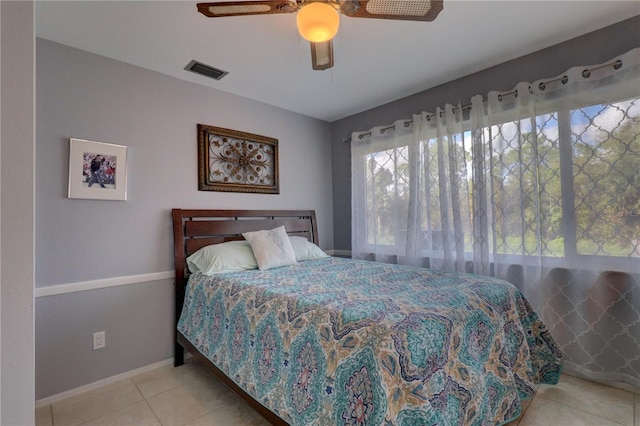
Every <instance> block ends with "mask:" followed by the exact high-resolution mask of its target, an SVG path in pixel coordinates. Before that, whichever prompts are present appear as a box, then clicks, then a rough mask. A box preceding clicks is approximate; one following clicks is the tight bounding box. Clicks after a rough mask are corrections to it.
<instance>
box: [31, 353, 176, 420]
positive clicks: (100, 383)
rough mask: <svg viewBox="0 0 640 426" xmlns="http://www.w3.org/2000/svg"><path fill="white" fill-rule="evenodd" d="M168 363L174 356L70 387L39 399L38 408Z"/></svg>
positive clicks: (169, 363) (171, 363) (170, 362)
mask: <svg viewBox="0 0 640 426" xmlns="http://www.w3.org/2000/svg"><path fill="white" fill-rule="evenodd" d="M185 358H186V357H185ZM166 365H173V358H169V359H165V360H164V361H158V362H156V363H153V364H149V365H145V366H144V367H140V368H136V369H135V370H131V371H126V372H124V373H120V374H116V375H115V376H111V377H107V378H106V379H102V380H98V381H97V382H93V383H89V384H87V385H84V386H80V387H77V388H75V389H70V390H68V391H64V392H61V393H58V394H55V395H51V396H48V397H46V398H42V399H39V400H37V401H36V408H40V407H44V406H46V405H49V404H53V403H54V402H58V401H61V400H63V399H66V398H70V397H72V396H77V395H80V394H81V393H84V392H88V391H92V390H95V389H98V388H100V387H102V386H105V385H108V384H111V383H115V382H118V381H120V380H125V379H129V378H131V377H133V376H137V375H138V374H142V373H146V372H148V371H151V370H155V369H156V368H160V367H164V366H166Z"/></svg>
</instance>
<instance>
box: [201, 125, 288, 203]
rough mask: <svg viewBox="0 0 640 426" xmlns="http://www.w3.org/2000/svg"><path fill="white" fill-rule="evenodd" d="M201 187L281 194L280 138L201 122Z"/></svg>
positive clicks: (202, 188)
mask: <svg viewBox="0 0 640 426" xmlns="http://www.w3.org/2000/svg"><path fill="white" fill-rule="evenodd" d="M198 190H200V191H225V192H256V193H262V194H279V193H280V185H279V176H278V140H277V139H274V138H270V137H267V136H261V135H255V134H252V133H246V132H241V131H238V130H231V129H224V128H222V127H214V126H207V125H205V124H198Z"/></svg>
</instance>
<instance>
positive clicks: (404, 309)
mask: <svg viewBox="0 0 640 426" xmlns="http://www.w3.org/2000/svg"><path fill="white" fill-rule="evenodd" d="M178 329H179V331H180V332H181V333H182V334H183V335H184V336H185V337H186V338H187V339H189V341H191V343H193V344H194V345H195V346H196V347H197V348H198V349H199V350H200V352H202V354H203V355H205V356H206V357H207V358H208V359H210V360H211V361H212V362H213V363H214V364H215V365H216V366H217V367H218V368H220V369H221V370H222V371H224V372H225V373H226V374H227V375H228V376H229V377H230V378H231V379H233V380H234V381H235V382H236V383H237V384H238V385H239V386H240V387H242V388H243V389H244V390H246V391H247V392H248V393H249V394H251V395H252V396H253V397H254V398H255V399H256V400H258V401H260V402H261V403H262V404H263V405H264V406H266V407H267V408H269V409H270V410H271V411H273V412H274V413H276V414H278V415H279V416H280V417H282V418H283V419H284V420H285V421H287V422H288V423H290V424H292V425H307V424H314V425H343V424H344V425H382V424H384V425H389V424H392V425H399V426H407V425H427V424H428V425H433V424H439V425H446V426H448V425H493V424H502V423H505V422H508V421H510V420H512V419H513V418H515V417H517V416H518V415H519V414H520V411H521V406H520V401H521V400H522V399H527V398H530V397H532V396H533V392H534V384H537V383H550V384H555V383H557V381H558V378H559V374H560V370H561V358H562V355H561V353H560V351H559V350H558V347H557V346H556V344H555V342H554V340H553V338H552V337H551V335H550V334H549V332H548V331H547V329H546V327H545V326H544V324H543V323H542V322H541V321H540V319H539V318H538V316H537V315H536V313H535V312H534V311H533V310H532V309H531V307H530V306H529V303H528V302H527V300H526V299H525V298H524V296H523V295H522V294H521V293H520V291H519V290H518V289H517V288H515V287H514V286H512V285H511V284H509V283H507V282H504V281H501V280H498V279H494V278H490V277H480V276H475V275H468V274H452V273H440V272H436V271H433V270H430V269H417V268H411V267H405V266H398V265H389V264H382V263H374V262H367V261H359V260H350V259H340V258H327V259H322V260H314V261H309V262H302V263H298V264H297V265H293V266H287V267H283V268H278V269H272V270H268V271H258V270H252V271H246V272H234V273H227V274H220V275H217V276H214V277H207V276H204V275H201V274H199V273H197V274H194V275H192V276H191V277H190V279H189V283H188V287H187V293H186V299H185V304H184V309H183V311H182V316H181V318H180V321H179V324H178Z"/></svg>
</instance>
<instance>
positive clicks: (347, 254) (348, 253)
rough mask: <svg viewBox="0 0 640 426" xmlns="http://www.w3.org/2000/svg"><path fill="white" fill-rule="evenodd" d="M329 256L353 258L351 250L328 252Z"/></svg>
mask: <svg viewBox="0 0 640 426" xmlns="http://www.w3.org/2000/svg"><path fill="white" fill-rule="evenodd" d="M327 254H328V255H329V256H340V257H351V250H327Z"/></svg>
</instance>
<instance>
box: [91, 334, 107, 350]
mask: <svg viewBox="0 0 640 426" xmlns="http://www.w3.org/2000/svg"><path fill="white" fill-rule="evenodd" d="M105 346H107V341H106V339H105V335H104V331H98V332H96V333H93V350H94V351H95V350H96V349H102V348H104V347H105Z"/></svg>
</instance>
